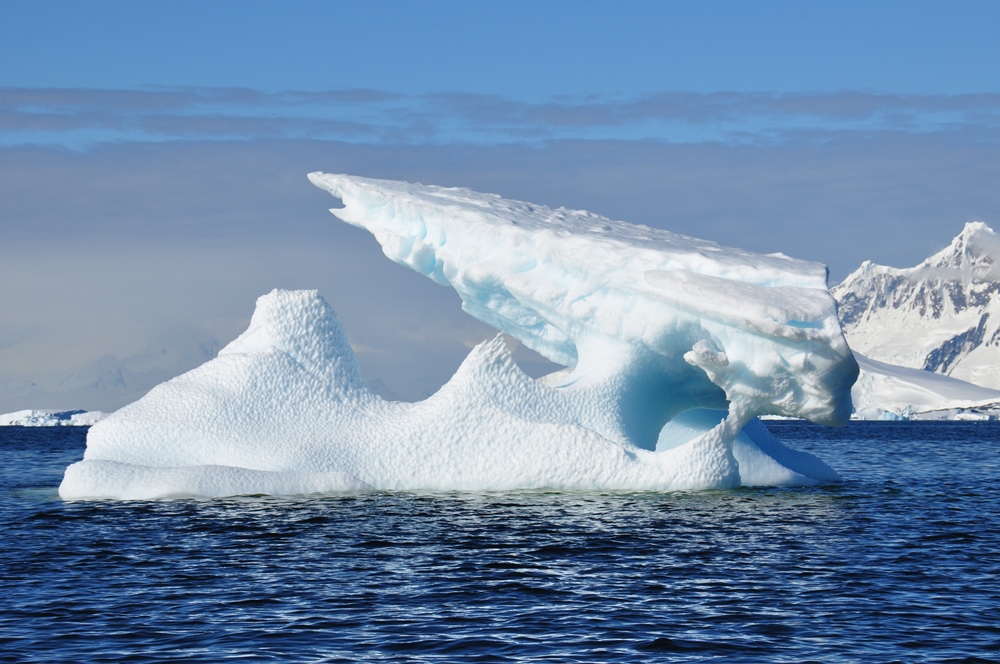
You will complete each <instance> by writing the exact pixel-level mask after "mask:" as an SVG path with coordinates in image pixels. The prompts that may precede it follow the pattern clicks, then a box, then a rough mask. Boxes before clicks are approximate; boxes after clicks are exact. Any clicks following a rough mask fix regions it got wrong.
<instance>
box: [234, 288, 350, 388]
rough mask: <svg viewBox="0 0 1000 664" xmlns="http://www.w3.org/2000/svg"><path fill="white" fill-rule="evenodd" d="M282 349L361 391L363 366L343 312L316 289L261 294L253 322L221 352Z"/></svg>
mask: <svg viewBox="0 0 1000 664" xmlns="http://www.w3.org/2000/svg"><path fill="white" fill-rule="evenodd" d="M273 352H280V353H284V354H285V355H287V356H288V357H289V358H290V359H291V360H293V361H294V362H296V363H297V364H299V365H300V366H302V367H303V368H304V369H306V370H307V371H310V372H317V373H326V374H329V373H332V374H333V376H332V377H331V380H334V381H335V382H336V383H337V384H338V385H343V386H348V387H351V388H354V389H361V388H363V386H364V382H363V381H362V379H361V369H360V367H359V365H358V361H357V357H356V356H355V355H354V351H353V350H351V346H350V343H348V341H347V335H346V334H345V333H344V329H343V327H342V326H341V325H340V320H339V319H338V318H337V314H336V313H335V312H334V311H333V309H331V308H330V305H329V304H327V302H326V300H324V299H323V297H322V296H321V295H320V294H319V292H318V291H315V290H298V291H289V290H280V289H277V288H276V289H274V290H273V291H271V292H270V293H268V294H267V295H262V296H261V297H259V298H257V308H256V309H255V310H254V313H253V316H252V317H251V319H250V326H249V327H248V328H247V330H246V331H245V332H244V333H243V334H241V335H240V336H239V337H237V338H236V339H234V340H233V341H232V342H231V343H229V344H228V345H227V346H226V347H225V348H223V349H222V350H220V351H219V355H220V356H227V355H252V354H257V353H273Z"/></svg>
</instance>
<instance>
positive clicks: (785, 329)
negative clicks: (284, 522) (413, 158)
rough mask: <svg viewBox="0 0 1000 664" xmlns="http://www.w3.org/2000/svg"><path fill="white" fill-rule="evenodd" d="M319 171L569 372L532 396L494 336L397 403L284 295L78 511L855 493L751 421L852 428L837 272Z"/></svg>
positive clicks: (100, 480) (93, 472)
mask: <svg viewBox="0 0 1000 664" xmlns="http://www.w3.org/2000/svg"><path fill="white" fill-rule="evenodd" d="M310 179H312V181H313V182H314V183H315V184H317V185H318V186H320V187H322V188H324V189H326V190H328V191H329V192H330V193H331V194H333V195H335V196H336V197H338V198H340V199H341V200H342V201H343V202H344V208H343V209H338V210H335V211H334V212H335V213H336V214H337V216H339V217H340V218H341V219H343V220H345V221H347V222H349V223H352V224H355V225H358V226H361V227H364V228H367V229H368V230H370V231H371V232H372V233H373V235H375V237H376V239H378V241H379V242H380V243H381V244H382V247H383V250H384V251H385V253H386V255H387V256H389V257H390V258H392V259H393V260H395V261H397V262H400V263H402V264H404V265H408V266H410V267H412V268H413V269H415V270H416V271H418V272H419V273H421V274H424V275H426V276H429V277H431V278H432V279H434V280H435V281H437V282H439V283H441V284H445V285H451V286H452V287H454V288H455V289H456V291H457V292H458V293H459V295H460V296H461V297H462V300H463V306H464V308H465V310H466V311H468V312H469V313H470V314H472V315H473V316H476V317H477V318H479V319H480V320H483V321H485V322H487V323H489V324H491V325H493V326H494V327H496V328H498V329H499V330H501V331H503V332H506V333H508V334H510V335H511V336H513V337H515V338H517V339H519V340H520V341H521V342H523V343H524V344H525V345H527V346H529V347H530V348H533V349H535V350H536V351H538V352H540V353H541V354H542V355H544V356H546V357H548V358H549V359H551V360H553V361H555V362H558V363H561V364H564V365H566V366H568V367H570V368H571V369H572V370H571V371H570V370H568V371H565V372H559V373H558V374H556V375H554V376H550V377H547V379H545V380H533V379H531V378H529V377H528V376H527V375H525V374H524V373H523V372H521V370H520V369H519V368H518V367H517V365H516V364H515V363H514V361H513V360H512V359H511V356H510V353H509V351H508V349H507V347H506V344H505V343H504V342H503V338H502V336H498V337H497V338H495V339H493V340H492V341H487V342H484V343H483V344H480V345H479V346H477V347H476V348H475V349H473V351H472V352H471V353H470V355H469V357H468V358H467V359H466V360H465V362H464V363H463V364H462V366H461V367H460V368H459V370H458V371H457V372H456V374H455V376H453V377H452V378H451V380H450V381H449V382H448V383H447V384H446V385H445V386H444V387H442V388H441V390H439V391H438V392H437V393H436V394H434V395H433V396H431V397H430V398H428V399H427V400H425V401H422V402H419V403H413V404H410V403H398V402H390V401H386V400H384V399H382V398H381V397H379V396H377V395H375V394H373V393H372V392H371V391H370V390H369V389H367V388H366V387H365V385H364V383H363V381H362V379H361V373H360V370H359V367H358V361H357V358H356V357H355V355H354V353H353V351H352V350H351V348H350V345H349V344H348V342H347V338H346V336H345V334H344V332H343V330H342V329H341V327H340V324H339V322H338V320H337V317H336V315H335V314H334V312H333V310H332V309H331V308H330V307H329V306H328V305H327V303H326V302H325V301H324V300H323V299H322V298H321V297H320V296H319V295H318V293H316V292H315V291H277V290H276V291H274V292H272V293H270V294H269V295H266V296H264V297H262V298H260V299H259V300H258V303H257V309H256V311H255V313H254V316H253V319H252V320H251V323H250V327H249V329H248V330H247V331H246V332H245V333H244V334H243V335H241V336H240V337H239V338H238V339H236V340H235V341H233V342H232V343H231V344H229V346H227V347H226V348H224V349H223V350H222V351H220V352H219V355H218V357H217V358H215V359H214V360H212V361H210V362H208V363H206V364H204V365H202V366H201V367H199V368H197V369H195V370H193V371H190V372H188V373H187V374H184V375H182V376H179V377H177V378H175V379H173V380H170V381H168V382H166V383H164V384H162V385H160V386H158V387H156V388H154V389H153V390H152V391H151V392H150V393H149V394H148V395H147V396H146V397H144V398H143V399H141V400H139V401H137V402H136V403H134V404H131V405H129V406H126V407H125V408H123V409H121V410H120V411H118V412H116V413H114V414H113V415H112V416H110V417H109V418H108V419H106V420H104V421H103V422H100V423H99V424H97V425H96V426H94V427H93V428H92V429H91V430H90V432H89V435H88V440H87V451H86V454H85V457H84V460H83V461H81V462H79V463H77V464H74V465H72V466H70V467H69V468H68V469H67V471H66V475H65V478H64V480H63V483H62V485H61V486H60V494H61V495H62V496H63V497H65V498H91V497H112V498H154V497H162V496H171V495H204V496H213V495H225V494H232V493H302V492H310V491H344V490H361V489H364V488H368V487H371V488H378V489H430V490H455V489H457V490H462V489H469V490H480V489H515V488H554V489H623V490H643V489H659V490H670V489H704V488H729V487H736V486H740V485H752V484H765V485H785V484H808V483H815V482H826V481H831V480H835V479H836V478H837V474H836V473H835V472H834V471H833V470H831V469H830V468H829V467H828V466H826V465H825V464H824V463H823V462H822V461H820V460H818V459H817V458H815V457H813V456H811V455H808V454H803V453H798V452H795V451H793V450H790V449H788V448H786V447H784V446H783V445H781V443H779V442H778V441H777V440H775V439H774V438H773V437H772V436H771V435H770V434H769V433H768V432H767V430H766V429H765V428H764V426H763V425H762V424H760V422H759V421H757V420H755V419H754V418H755V416H757V415H762V414H774V415H786V416H793V417H803V418H807V419H810V420H813V421H816V422H821V423H826V424H834V425H835V424H841V423H843V422H845V421H846V420H847V419H848V417H849V415H850V412H851V402H850V389H851V385H852V384H853V383H854V380H855V378H856V377H857V372H858V367H857V363H856V362H855V360H854V357H853V354H852V353H851V351H850V349H849V348H848V347H847V343H846V342H845V340H844V338H843V335H842V334H841V331H840V326H839V323H838V321H837V317H836V310H835V306H834V301H833V299H832V297H831V296H830V295H829V293H828V291H827V289H826V270H825V268H824V267H823V266H822V265H817V264H813V263H807V262H803V261H798V260H794V259H791V258H788V257H786V256H783V255H778V254H775V255H768V256H761V255H756V254H751V253H748V252H744V251H740V250H736V249H729V248H724V247H721V246H719V245H717V244H714V243H711V242H705V241H702V240H696V239H693V238H688V237H684V236H679V235H675V234H672V233H668V232H665V231H660V230H654V229H650V228H646V227H641V226H633V225H630V224H626V223H624V222H616V221H611V220H609V219H605V218H602V217H598V216H595V215H592V214H589V213H586V212H576V211H570V210H563V209H560V210H551V209H549V208H545V207H542V206H534V205H531V204H528V203H521V202H517V201H509V200H504V199H502V198H500V197H498V196H494V195H488V194H479V193H475V192H472V191H469V190H466V189H445V188H441V187H430V186H422V185H414V184H408V183H403V182H392V181H383V180H369V179H364V178H355V177H349V176H333V175H325V174H317V173H314V174H312V175H311V176H310ZM668 422H669V425H667V423H668ZM664 425H667V426H666V427H665V426H664Z"/></svg>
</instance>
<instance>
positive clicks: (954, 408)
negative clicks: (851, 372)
mask: <svg viewBox="0 0 1000 664" xmlns="http://www.w3.org/2000/svg"><path fill="white" fill-rule="evenodd" d="M855 357H856V358H857V360H858V364H859V365H860V366H861V375H860V376H859V377H858V382H856V383H855V384H854V388H853V389H852V390H851V398H852V401H853V402H854V408H855V414H854V417H856V418H858V419H863V420H912V419H924V420H939V419H940V420H945V419H998V418H1000V390H994V389H990V388H986V387H980V386H979V385H973V384H972V383H968V382H965V381H962V380H958V379H957V378H951V377H950V376H942V375H941V374H938V373H934V372H931V371H926V370H923V369H911V368H909V367H901V366H898V365H895V364H888V363H886V362H879V361H877V360H872V359H870V358H867V357H865V356H863V355H861V354H859V353H855Z"/></svg>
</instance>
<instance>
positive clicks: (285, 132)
mask: <svg viewBox="0 0 1000 664" xmlns="http://www.w3.org/2000/svg"><path fill="white" fill-rule="evenodd" d="M998 129H1000V95H998V94H969V95H951V96H947V95H893V94H875V93H865V92H855V91H844V92H832V93H813V94H774V93H734V92H718V93H708V94H698V93H680V92H666V93H660V94H655V95H647V96H644V97H640V98H631V99H619V98H611V97H606V96H594V95H590V96H585V97H579V98H568V97H560V98H553V99H550V100H544V101H540V102H527V101H521V100H514V99H508V98H505V97H501V96H496V95H481V94H464V93H453V94H428V95H402V94H395V93H388V92H381V91H377V90H333V91H296V90H289V91H281V92H265V91H259V90H249V89H242V88H176V89H174V88H157V89H148V90H83V89H78V90H60V89H39V90H34V89H25V88H7V89H0V144H5V145H17V144H19V143H25V142H40V143H44V144H55V145H59V144H62V145H72V146H74V147H79V146H80V144H81V142H83V143H86V142H87V139H86V138H81V136H85V135H86V133H87V132H88V131H90V132H92V134H93V135H92V136H91V137H90V139H89V140H90V142H91V143H93V142H100V141H107V140H118V141H121V140H126V141H127V140H138V141H145V140H171V139H177V138H184V139H186V138H199V139H206V140H231V139H242V140H254V139H261V138H290V137H298V138H317V139H337V140H348V141H355V142H365V143H368V144H427V143H437V144H461V143H479V144H484V143H486V144H503V143H509V142H515V143H516V142H538V141H544V140H551V139H571V140H572V139H583V140H604V139H625V140H638V139H649V140H658V141H663V142H668V143H692V142H719V143H724V144H761V145H763V144H769V143H774V142H783V141H789V140H809V137H810V136H821V135H823V134H824V133H827V132H831V131H841V132H859V133H868V132H873V131H903V132H911V133H955V132H961V133H965V134H971V135H976V136H978V137H979V138H980V139H981V140H989V141H995V140H996V138H995V137H996V131H997V130H998Z"/></svg>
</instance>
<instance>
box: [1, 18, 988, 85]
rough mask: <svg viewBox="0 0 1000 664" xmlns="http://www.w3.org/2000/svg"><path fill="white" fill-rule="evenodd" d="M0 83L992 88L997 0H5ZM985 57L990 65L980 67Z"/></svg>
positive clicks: (2, 23) (984, 62)
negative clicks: (244, 0) (608, 0)
mask: <svg viewBox="0 0 1000 664" xmlns="http://www.w3.org/2000/svg"><path fill="white" fill-rule="evenodd" d="M0 17H2V19H3V20H2V22H0V62H2V63H3V72H2V79H3V82H4V84H5V85H7V86H23V87H84V88H112V89H119V88H136V87H144V86H204V87H242V88H252V89H261V90H269V91H278V90H287V89H294V90H309V91H318V90H330V89H337V90H344V89H375V90H387V91H392V92H398V93H407V94H425V93H430V92H465V93H480V94H496V95H503V96H506V97H512V98H516V99H520V100H524V101H532V100H534V101H538V100H543V99H548V98H550V97H552V96H556V95H563V94H567V95H586V94H591V93H605V94H621V95H627V96H631V95H644V94H650V93H657V92H662V91H664V90H682V91H688V92H717V91H722V90H725V91H736V92H748V91H754V92H756V91H782V92H813V91H817V90H820V91H833V90H846V89H851V90H863V91H877V92H893V93H937V94H962V93H973V92H996V77H997V70H996V64H995V63H997V62H1000V45H998V43H997V39H996V26H997V25H1000V6H998V5H997V3H995V2H955V3H945V2H921V1H919V0H916V1H907V2H899V1H897V2H891V1H890V2H851V1H846V2H835V3H834V2H826V3H824V2H809V1H786V2H780V1H774V2H720V1H712V0H705V1H699V2H666V1H665V2H593V1H589V2H588V1H586V0H581V1H578V2H560V1H554V0H550V1H547V2H518V1H513V2H512V1H507V2H502V3H501V2H455V1H451V2H441V1H438V2H434V1H427V2H420V1H410V2H380V1H378V0H374V1H367V2H335V1H331V2H237V1H232V0H228V1H227V0H216V1H213V2H195V1H191V0H174V1H170V2H165V1H157V0H147V1H144V2H130V1H124V0H123V1H118V2H89V3H80V2H72V1H62V2H53V1H50V0H37V1H30V2H28V1H19V0H10V1H8V2H5V3H3V5H2V8H0ZM988 63H994V64H993V66H990V65H989V64H988Z"/></svg>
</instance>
